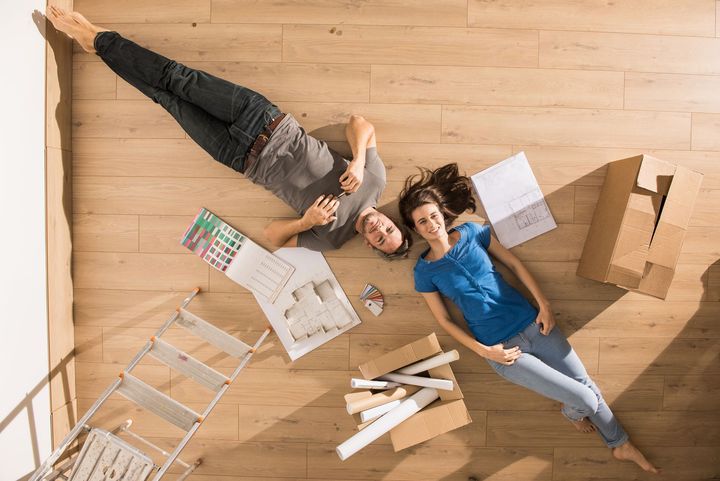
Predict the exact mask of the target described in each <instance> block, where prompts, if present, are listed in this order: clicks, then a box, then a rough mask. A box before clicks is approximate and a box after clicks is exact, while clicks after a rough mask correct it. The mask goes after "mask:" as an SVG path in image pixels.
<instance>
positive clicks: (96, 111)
mask: <svg viewBox="0 0 720 481" xmlns="http://www.w3.org/2000/svg"><path fill="white" fill-rule="evenodd" d="M72 109H73V129H72V135H73V137H74V138H82V137H90V138H141V139H148V138H161V139H182V138H184V137H185V132H184V131H183V130H182V128H180V126H179V125H178V124H177V122H175V119H173V118H172V116H171V115H170V114H169V113H167V112H166V111H165V110H164V109H163V108H162V107H160V106H159V105H155V104H153V103H152V102H148V101H144V100H143V101H141V100H127V101H117V100H76V101H74V102H73V105H72Z"/></svg>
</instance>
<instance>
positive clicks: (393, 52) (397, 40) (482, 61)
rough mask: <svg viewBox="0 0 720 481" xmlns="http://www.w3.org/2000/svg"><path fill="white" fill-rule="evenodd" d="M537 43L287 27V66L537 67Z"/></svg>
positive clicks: (428, 31)
mask: <svg viewBox="0 0 720 481" xmlns="http://www.w3.org/2000/svg"><path fill="white" fill-rule="evenodd" d="M537 42H538V37H537V32H536V31H534V30H509V29H503V30H489V29H488V30H485V29H467V28H448V27H400V28H396V27H380V26H357V25H341V26H338V27H330V26H327V25H285V26H284V27H283V60H284V61H286V62H333V63H372V64H401V65H407V64H414V65H463V66H473V65H474V66H498V67H536V66H537V60H538V58H537V52H538V50H537V47H538V44H537Z"/></svg>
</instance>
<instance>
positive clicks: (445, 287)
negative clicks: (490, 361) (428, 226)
mask: <svg viewBox="0 0 720 481" xmlns="http://www.w3.org/2000/svg"><path fill="white" fill-rule="evenodd" d="M455 230H456V231H458V232H459V233H460V239H459V240H458V241H457V243H456V244H455V245H454V246H453V247H452V248H451V249H450V251H448V253H447V254H445V256H443V258H442V259H438V260H436V261H427V260H425V256H426V255H427V253H428V251H429V249H428V250H427V251H425V252H423V253H422V255H420V258H419V259H418V261H417V264H415V269H414V274H415V290H417V291H418V292H437V291H439V292H440V293H441V294H443V295H444V296H446V297H448V298H449V299H451V300H452V301H453V302H454V303H455V304H456V305H457V306H458V307H459V308H460V310H461V311H462V313H463V316H464V317H465V321H466V322H467V324H468V327H469V328H470V331H471V332H472V333H473V335H474V336H475V339H477V340H478V341H480V342H481V343H483V344H485V345H486V346H492V345H494V344H497V343H499V342H502V341H505V340H507V339H509V338H511V337H513V336H514V335H516V334H517V333H519V332H520V331H522V330H523V329H525V328H526V327H527V326H528V325H529V324H530V323H532V322H533V321H534V320H535V318H536V317H537V315H538V311H537V309H535V307H533V306H532V304H530V303H529V302H528V301H527V299H525V297H523V295H522V294H520V293H519V292H518V291H517V290H516V289H514V288H513V287H512V286H510V285H509V284H508V283H507V282H505V279H503V278H502V276H501V275H500V274H499V273H498V272H497V271H496V270H495V266H493V263H492V261H491V259H490V255H489V254H488V252H487V249H488V247H489V246H490V227H489V226H481V225H478V224H475V223H473V222H468V223H465V224H462V225H459V226H457V227H456V228H455Z"/></svg>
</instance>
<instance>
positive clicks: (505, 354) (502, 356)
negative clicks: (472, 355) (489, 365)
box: [482, 344, 522, 366]
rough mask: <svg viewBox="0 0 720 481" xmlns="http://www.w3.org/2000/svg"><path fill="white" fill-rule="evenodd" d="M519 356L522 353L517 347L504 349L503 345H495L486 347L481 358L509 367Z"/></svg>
mask: <svg viewBox="0 0 720 481" xmlns="http://www.w3.org/2000/svg"><path fill="white" fill-rule="evenodd" d="M521 354H522V351H520V348H519V347H517V346H515V347H511V348H510V349H505V346H504V345H502V344H495V345H494V346H488V347H487V349H486V350H485V351H484V353H483V354H482V356H483V357H486V358H488V359H490V360H491V361H495V362H497V363H500V364H505V365H506V366H509V365H511V364H514V363H515V361H516V360H517V359H518V358H519V357H520V355H521Z"/></svg>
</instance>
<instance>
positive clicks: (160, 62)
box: [95, 32, 280, 172]
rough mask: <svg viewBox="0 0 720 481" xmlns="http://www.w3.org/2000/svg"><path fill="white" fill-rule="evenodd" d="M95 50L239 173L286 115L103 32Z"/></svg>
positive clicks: (234, 88)
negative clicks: (261, 140)
mask: <svg viewBox="0 0 720 481" xmlns="http://www.w3.org/2000/svg"><path fill="white" fill-rule="evenodd" d="M95 50H96V51H97V54H98V55H99V56H100V58H101V59H102V60H103V62H105V63H106V64H107V65H108V67H110V68H111V69H112V70H113V71H114V72H115V73H116V74H118V75H119V76H120V77H122V78H123V79H125V81H127V82H128V83H129V84H131V85H132V86H134V87H135V88H137V89H138V90H140V91H141V92H142V93H144V94H145V95H147V96H148V97H150V98H151V99H152V100H153V101H155V102H156V103H158V104H160V105H162V106H163V107H164V108H165V110H167V111H168V112H170V114H171V115H172V116H173V117H174V118H175V120H177V122H178V123H179V124H180V126H181V127H182V128H183V129H184V130H185V132H187V133H188V135H189V136H190V137H191V138H192V139H193V140H194V141H195V142H197V144H198V145H200V147H202V148H203V149H205V151H206V152H208V153H209V154H210V155H211V156H212V157H213V158H214V159H215V160H217V161H219V162H222V163H223V164H225V165H227V166H228V167H231V168H233V169H235V170H237V171H238V172H243V171H244V170H245V166H244V164H245V157H246V155H247V152H248V151H249V150H250V147H251V146H252V144H253V142H255V139H256V137H257V136H258V135H259V134H260V133H261V132H262V130H263V129H264V128H265V127H266V126H267V125H268V124H270V122H272V120H273V119H274V118H275V117H277V116H278V115H279V114H280V110H279V109H278V108H277V107H276V106H275V105H273V104H272V103H271V102H269V101H268V100H267V99H266V98H265V97H263V96H262V95H260V94H259V93H257V92H254V91H252V90H250V89H248V88H245V87H241V86H239V85H235V84H233V83H231V82H228V81H227V80H223V79H221V78H218V77H215V76H213V75H210V74H207V73H205V72H202V71H199V70H193V69H191V68H188V67H185V66H184V65H181V64H179V63H177V62H175V61H172V60H170V59H168V58H165V57H163V56H162V55H159V54H157V53H155V52H152V51H150V50H148V49H146V48H143V47H141V46H139V45H138V44H136V43H135V42H132V41H130V40H128V39H126V38H123V37H122V36H120V34H118V33H117V32H100V33H99V34H98V35H97V37H95Z"/></svg>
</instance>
